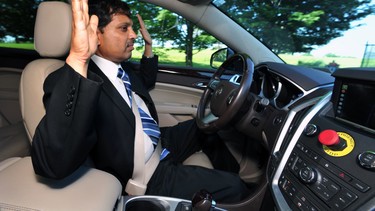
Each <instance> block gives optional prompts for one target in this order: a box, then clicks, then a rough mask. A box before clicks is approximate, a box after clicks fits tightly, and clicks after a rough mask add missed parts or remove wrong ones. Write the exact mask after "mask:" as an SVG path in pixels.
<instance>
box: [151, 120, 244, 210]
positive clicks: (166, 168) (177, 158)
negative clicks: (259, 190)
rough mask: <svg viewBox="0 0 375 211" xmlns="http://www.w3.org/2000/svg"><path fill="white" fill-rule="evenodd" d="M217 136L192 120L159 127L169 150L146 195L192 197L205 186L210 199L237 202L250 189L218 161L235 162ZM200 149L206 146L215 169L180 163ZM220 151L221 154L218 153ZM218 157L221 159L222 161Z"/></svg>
mask: <svg viewBox="0 0 375 211" xmlns="http://www.w3.org/2000/svg"><path fill="white" fill-rule="evenodd" d="M217 138H218V137H217V136H216V135H206V134H204V133H202V132H201V131H200V130H199V129H198V128H197V125H196V123H195V121H193V120H191V121H186V122H183V123H180V124H178V125H176V126H173V127H168V128H162V144H163V146H164V147H166V148H167V149H168V150H169V151H170V152H171V153H170V154H169V155H168V156H167V158H165V159H164V160H162V161H161V162H160V163H159V165H158V167H157V168H156V170H155V173H154V174H153V176H152V177H151V179H150V181H149V183H148V189H147V192H146V194H148V195H161V196H170V197H177V198H182V199H187V200H191V199H192V197H193V195H194V193H196V192H198V191H200V190H201V189H205V190H207V191H208V192H210V193H212V196H213V199H214V200H215V201H217V202H219V203H231V202H238V201H240V200H242V199H244V198H245V197H246V196H247V195H248V193H249V191H248V189H247V187H246V185H245V184H244V182H243V181H242V180H241V179H240V177H239V176H238V174H236V173H232V172H230V171H233V168H232V169H229V171H224V170H226V169H223V166H225V165H222V164H221V163H222V162H226V163H228V162H229V163H235V160H234V158H233V157H232V156H231V155H230V153H229V152H228V151H226V150H225V147H220V146H222V144H223V143H221V141H220V140H217ZM210 147H213V148H214V149H215V150H216V151H215V152H214V153H211V152H213V150H211V149H210ZM201 149H203V150H204V151H205V149H207V153H206V154H208V156H209V157H210V159H211V161H214V162H213V165H214V167H215V169H207V168H204V167H200V166H187V165H182V164H181V163H182V162H183V161H184V160H185V159H186V158H188V157H189V156H190V155H191V154H193V153H195V152H197V151H199V150H201ZM218 149H221V152H217V150H218ZM220 153H221V155H222V156H217V154H220ZM215 155H216V156H215ZM217 157H221V158H222V159H221V162H220V159H218V158H217ZM215 163H216V164H215ZM236 165H238V164H237V163H235V164H234V166H236ZM228 166H233V165H232V164H229V165H228ZM216 167H219V169H222V170H218V169H217V168H216Z"/></svg>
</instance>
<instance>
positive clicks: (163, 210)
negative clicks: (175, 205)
mask: <svg viewBox="0 0 375 211" xmlns="http://www.w3.org/2000/svg"><path fill="white" fill-rule="evenodd" d="M125 210H126V211H145V210H148V211H167V210H169V207H166V206H165V205H164V203H163V201H159V200H147V199H142V200H133V201H130V202H128V203H127V204H126V205H125Z"/></svg>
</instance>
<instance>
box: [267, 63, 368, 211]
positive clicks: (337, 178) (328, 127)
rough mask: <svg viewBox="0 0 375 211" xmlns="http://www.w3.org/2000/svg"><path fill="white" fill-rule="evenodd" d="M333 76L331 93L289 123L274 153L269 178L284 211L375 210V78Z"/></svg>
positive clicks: (347, 72)
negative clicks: (301, 116)
mask: <svg viewBox="0 0 375 211" xmlns="http://www.w3.org/2000/svg"><path fill="white" fill-rule="evenodd" d="M333 76H334V77H335V84H334V89H333V92H332V93H328V94H327V95H326V96H324V97H323V98H321V99H317V103H315V102H314V103H311V106H310V105H305V106H304V108H307V109H306V111H305V113H303V118H300V120H298V121H292V120H290V121H289V123H288V121H287V124H290V125H286V128H287V129H288V130H286V131H285V133H284V134H283V133H282V134H281V136H280V138H279V140H278V143H277V145H276V147H275V149H274V151H273V157H272V159H271V162H270V164H271V165H269V166H270V167H269V172H270V173H269V175H268V176H269V179H270V180H271V181H272V192H273V196H274V199H275V201H276V204H277V207H278V209H280V210H290V209H291V210H311V211H313V210H374V209H375V72H374V71H370V70H369V71H366V70H361V71H360V70H350V69H343V70H338V71H336V72H335V73H334V74H333ZM300 110H302V109H300ZM300 110H298V108H297V110H295V111H291V113H292V114H293V113H295V114H296V115H297V113H298V112H300ZM296 115H295V116H292V117H290V118H292V119H295V117H296ZM301 115H302V114H301Z"/></svg>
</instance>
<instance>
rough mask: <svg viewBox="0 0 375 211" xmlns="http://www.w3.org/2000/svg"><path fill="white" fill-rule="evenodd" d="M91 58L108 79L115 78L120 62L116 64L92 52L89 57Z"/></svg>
mask: <svg viewBox="0 0 375 211" xmlns="http://www.w3.org/2000/svg"><path fill="white" fill-rule="evenodd" d="M91 59H92V61H93V62H94V63H95V64H96V65H97V66H98V67H99V69H100V71H102V72H103V73H104V75H106V76H107V78H108V79H109V80H111V81H115V80H117V72H118V68H119V67H121V64H116V63H114V62H112V61H109V60H107V59H105V58H103V57H100V56H98V55H96V54H94V55H93V56H92V57H91Z"/></svg>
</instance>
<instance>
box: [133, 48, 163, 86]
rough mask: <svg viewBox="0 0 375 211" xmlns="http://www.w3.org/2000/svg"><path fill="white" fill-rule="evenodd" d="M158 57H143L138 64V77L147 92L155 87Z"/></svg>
mask: <svg viewBox="0 0 375 211" xmlns="http://www.w3.org/2000/svg"><path fill="white" fill-rule="evenodd" d="M158 62H159V57H158V56H157V55H155V56H154V57H153V58H145V57H143V58H142V59H141V62H140V67H139V72H138V76H139V77H140V78H141V80H142V82H143V83H144V85H145V87H146V89H147V90H151V89H152V88H154V87H155V83H156V76H157V74H158V70H159V67H158Z"/></svg>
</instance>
